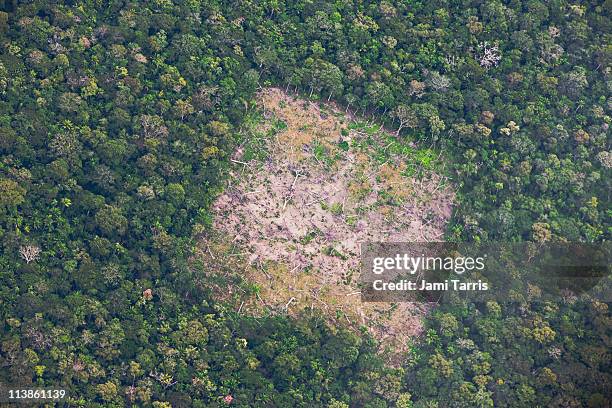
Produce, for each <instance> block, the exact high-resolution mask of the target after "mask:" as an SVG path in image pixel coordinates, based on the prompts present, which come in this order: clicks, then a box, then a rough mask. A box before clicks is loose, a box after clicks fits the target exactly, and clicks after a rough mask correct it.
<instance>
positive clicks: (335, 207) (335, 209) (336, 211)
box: [329, 203, 342, 215]
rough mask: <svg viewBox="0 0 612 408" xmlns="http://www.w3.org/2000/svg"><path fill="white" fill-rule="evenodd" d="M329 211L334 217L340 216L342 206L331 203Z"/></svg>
mask: <svg viewBox="0 0 612 408" xmlns="http://www.w3.org/2000/svg"><path fill="white" fill-rule="evenodd" d="M329 211H330V212H331V213H332V214H334V215H340V214H342V204H340V203H333V204H332V205H331V207H330V208H329Z"/></svg>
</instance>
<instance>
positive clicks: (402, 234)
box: [207, 88, 454, 347]
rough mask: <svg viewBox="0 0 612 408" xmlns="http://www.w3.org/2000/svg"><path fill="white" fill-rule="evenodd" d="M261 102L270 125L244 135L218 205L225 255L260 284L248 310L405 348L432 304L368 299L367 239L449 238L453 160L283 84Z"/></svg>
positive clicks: (258, 125)
mask: <svg viewBox="0 0 612 408" xmlns="http://www.w3.org/2000/svg"><path fill="white" fill-rule="evenodd" d="M258 105H259V106H258V107H259V109H260V112H262V116H263V118H262V119H261V120H259V121H254V123H251V124H250V125H249V128H248V129H246V130H244V132H245V136H244V142H243V143H242V145H241V146H240V147H239V148H238V149H237V151H236V153H235V155H234V157H233V159H232V162H233V165H232V169H231V171H230V174H229V177H228V185H227V187H226V189H225V192H224V193H223V194H222V195H220V196H219V197H218V199H217V200H216V202H215V204H214V212H215V221H214V224H215V228H216V229H217V230H218V231H220V232H221V233H222V234H224V235H225V238H224V241H225V243H224V244H218V245H217V247H218V248H219V247H220V246H219V245H221V247H223V248H225V249H224V251H226V252H227V251H230V250H231V251H234V252H236V253H240V254H242V259H243V260H244V262H245V263H246V264H247V265H246V266H245V268H244V271H245V274H246V279H247V280H249V281H250V282H253V283H254V284H255V285H256V286H257V288H258V293H257V296H255V297H253V299H250V300H247V302H246V304H245V303H243V304H241V312H243V313H260V312H261V311H262V308H263V309H266V310H269V311H275V312H287V313H298V312H300V311H303V310H304V309H306V308H313V309H320V310H322V311H324V314H325V315H326V316H328V317H329V318H330V319H331V320H334V321H337V322H344V323H346V324H348V325H350V326H351V327H359V326H362V325H363V326H365V327H367V328H368V330H370V331H371V332H372V333H373V334H374V335H375V336H376V337H377V338H379V339H380V340H382V343H383V344H394V347H398V346H401V344H405V343H406V340H408V338H409V337H411V336H414V335H416V334H418V333H419V332H420V331H421V318H422V316H423V313H424V312H425V311H426V310H427V306H426V305H422V304H416V303H403V304H399V305H392V304H386V303H363V302H361V297H360V295H359V288H358V280H359V265H360V253H359V251H360V243H362V242H373V241H383V242H410V241H420V242H422V241H438V240H441V239H442V237H443V233H444V229H445V226H446V223H447V221H448V219H449V217H450V215H451V210H452V205H453V199H454V193H453V189H452V184H451V183H450V182H449V180H448V179H447V178H446V177H445V176H443V175H442V168H443V157H441V155H440V154H439V153H436V152H434V151H433V150H432V149H429V148H426V147H423V146H417V145H416V144H414V143H411V142H409V141H407V140H405V139H403V138H398V137H396V136H395V135H393V134H390V133H389V132H388V131H386V130H385V129H383V128H382V127H381V126H380V125H376V124H370V123H367V122H365V121H362V122H360V121H359V120H358V118H355V117H353V116H351V115H350V114H346V113H345V112H344V110H343V109H340V108H336V107H334V106H333V105H330V104H316V103H313V102H310V101H305V100H303V99H300V98H297V97H294V96H291V95H288V94H286V93H285V92H283V91H282V90H279V89H276V88H271V89H266V90H263V91H262V92H261V93H260V94H259V96H258ZM207 245H210V244H209V243H207ZM223 245H224V246H223Z"/></svg>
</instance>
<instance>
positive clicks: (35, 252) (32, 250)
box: [19, 245, 40, 264]
mask: <svg viewBox="0 0 612 408" xmlns="http://www.w3.org/2000/svg"><path fill="white" fill-rule="evenodd" d="M19 255H21V258H22V259H23V260H24V261H26V263H27V264H29V263H30V262H34V261H36V260H37V259H38V258H39V257H40V247H38V246H36V245H22V246H21V247H20V248H19Z"/></svg>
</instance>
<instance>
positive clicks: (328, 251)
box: [323, 245, 348, 261]
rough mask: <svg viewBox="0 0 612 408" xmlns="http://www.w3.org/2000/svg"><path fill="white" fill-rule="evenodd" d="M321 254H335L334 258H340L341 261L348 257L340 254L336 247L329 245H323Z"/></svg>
mask: <svg viewBox="0 0 612 408" xmlns="http://www.w3.org/2000/svg"><path fill="white" fill-rule="evenodd" d="M323 254H325V255H327V256H335V257H336V258H340V259H342V260H343V261H346V260H347V259H348V257H347V256H346V255H344V254H342V253H341V252H340V251H338V250H337V249H336V248H334V247H333V246H331V245H330V246H327V247H325V249H324V250H323Z"/></svg>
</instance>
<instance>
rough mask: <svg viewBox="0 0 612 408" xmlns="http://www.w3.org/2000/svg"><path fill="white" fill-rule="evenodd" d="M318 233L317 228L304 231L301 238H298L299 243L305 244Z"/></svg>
mask: <svg viewBox="0 0 612 408" xmlns="http://www.w3.org/2000/svg"><path fill="white" fill-rule="evenodd" d="M319 233H320V231H319V230H311V231H308V232H307V233H306V235H304V236H303V237H302V238H300V244H302V245H306V244H308V243H310V242H312V240H313V239H315V238H316V237H317V236H318V235H319Z"/></svg>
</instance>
